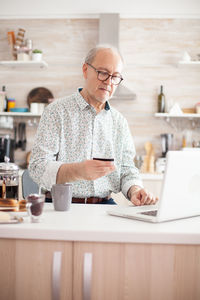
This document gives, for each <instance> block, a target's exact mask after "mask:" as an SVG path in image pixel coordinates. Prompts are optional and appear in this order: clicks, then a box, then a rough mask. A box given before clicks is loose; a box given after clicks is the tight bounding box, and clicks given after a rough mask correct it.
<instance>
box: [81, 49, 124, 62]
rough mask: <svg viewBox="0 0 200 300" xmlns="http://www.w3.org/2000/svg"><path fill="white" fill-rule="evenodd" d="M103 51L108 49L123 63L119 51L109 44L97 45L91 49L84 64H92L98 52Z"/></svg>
mask: <svg viewBox="0 0 200 300" xmlns="http://www.w3.org/2000/svg"><path fill="white" fill-rule="evenodd" d="M105 49H110V50H111V51H113V52H114V53H116V54H118V55H119V56H120V58H121V61H122V62H124V60H123V57H122V55H121V53H120V51H119V49H117V48H116V47H114V46H112V45H109V44H101V45H97V46H96V47H94V48H92V49H91V50H90V51H89V52H88V54H87V55H86V57H85V60H84V62H85V63H89V64H91V63H92V62H93V60H94V59H95V57H96V55H97V52H98V51H100V50H105Z"/></svg>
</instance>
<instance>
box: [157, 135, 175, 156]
mask: <svg viewBox="0 0 200 300" xmlns="http://www.w3.org/2000/svg"><path fill="white" fill-rule="evenodd" d="M160 136H161V142H162V157H166V154H167V152H168V151H169V150H173V134H171V133H164V134H161V135H160Z"/></svg>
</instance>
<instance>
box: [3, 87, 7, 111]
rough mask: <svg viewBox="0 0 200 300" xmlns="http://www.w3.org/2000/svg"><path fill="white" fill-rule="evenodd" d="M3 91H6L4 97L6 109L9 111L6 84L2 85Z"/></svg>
mask: <svg viewBox="0 0 200 300" xmlns="http://www.w3.org/2000/svg"><path fill="white" fill-rule="evenodd" d="M2 92H4V95H5V99H4V111H8V98H7V94H6V87H5V85H3V86H2Z"/></svg>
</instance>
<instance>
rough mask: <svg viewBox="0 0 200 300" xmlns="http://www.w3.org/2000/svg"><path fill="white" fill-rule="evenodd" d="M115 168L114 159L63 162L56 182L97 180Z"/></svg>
mask: <svg viewBox="0 0 200 300" xmlns="http://www.w3.org/2000/svg"><path fill="white" fill-rule="evenodd" d="M114 170H115V166H114V163H113V161H101V160H85V161H82V162H79V163H71V164H63V165H61V166H60V168H59V170H58V173H57V178H56V183H65V182H73V181H77V180H95V179H97V178H100V177H102V176H105V175H107V174H110V173H112V172H113V171H114Z"/></svg>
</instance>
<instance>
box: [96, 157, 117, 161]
mask: <svg viewBox="0 0 200 300" xmlns="http://www.w3.org/2000/svg"><path fill="white" fill-rule="evenodd" d="M93 160H102V161H114V158H98V157H93Z"/></svg>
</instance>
